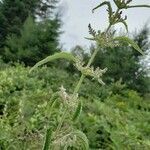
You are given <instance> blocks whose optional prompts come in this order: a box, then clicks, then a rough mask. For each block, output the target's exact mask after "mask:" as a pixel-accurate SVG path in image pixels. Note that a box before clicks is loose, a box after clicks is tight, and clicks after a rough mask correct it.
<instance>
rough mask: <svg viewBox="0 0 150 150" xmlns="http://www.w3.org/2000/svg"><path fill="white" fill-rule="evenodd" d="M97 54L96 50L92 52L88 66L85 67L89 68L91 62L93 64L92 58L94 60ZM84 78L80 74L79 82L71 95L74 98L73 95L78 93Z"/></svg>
mask: <svg viewBox="0 0 150 150" xmlns="http://www.w3.org/2000/svg"><path fill="white" fill-rule="evenodd" d="M97 52H98V49H97V48H96V49H95V51H94V52H93V54H92V56H91V58H90V60H89V62H88V64H87V67H90V65H91V64H92V62H93V60H94V58H95V56H96V54H97ZM84 78H85V75H83V74H82V75H81V77H80V80H79V82H78V84H77V86H76V87H75V89H74V92H73V95H74V96H75V94H77V93H78V91H79V89H80V87H81V84H82V82H83V80H84Z"/></svg>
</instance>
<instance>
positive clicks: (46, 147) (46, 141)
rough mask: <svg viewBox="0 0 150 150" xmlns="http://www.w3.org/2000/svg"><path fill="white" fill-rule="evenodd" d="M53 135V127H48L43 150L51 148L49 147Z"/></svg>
mask: <svg viewBox="0 0 150 150" xmlns="http://www.w3.org/2000/svg"><path fill="white" fill-rule="evenodd" d="M51 135H52V130H51V128H48V129H47V131H46V137H45V142H44V146H43V150H49V147H50V145H51Z"/></svg>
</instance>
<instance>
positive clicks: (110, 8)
mask: <svg viewBox="0 0 150 150" xmlns="http://www.w3.org/2000/svg"><path fill="white" fill-rule="evenodd" d="M104 5H107V6H108V10H109V13H110V14H112V7H111V5H110V2H107V1H106V2H103V3H101V4H99V5H98V6H96V7H95V8H93V9H92V12H94V11H95V10H96V9H98V8H100V7H101V6H104Z"/></svg>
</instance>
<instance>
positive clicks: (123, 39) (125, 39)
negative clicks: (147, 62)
mask: <svg viewBox="0 0 150 150" xmlns="http://www.w3.org/2000/svg"><path fill="white" fill-rule="evenodd" d="M114 41H119V42H126V43H128V44H130V45H131V46H132V47H133V48H134V49H135V50H137V51H138V52H140V53H141V54H142V55H144V53H143V51H142V50H141V49H140V47H139V46H138V45H137V44H136V43H135V42H134V41H133V40H131V39H130V38H128V37H125V36H119V37H116V38H114Z"/></svg>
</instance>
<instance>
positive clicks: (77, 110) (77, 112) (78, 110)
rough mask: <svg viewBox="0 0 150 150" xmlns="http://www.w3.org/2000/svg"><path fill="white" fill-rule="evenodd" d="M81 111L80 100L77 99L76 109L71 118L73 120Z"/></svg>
mask: <svg viewBox="0 0 150 150" xmlns="http://www.w3.org/2000/svg"><path fill="white" fill-rule="evenodd" d="M81 111H82V102H81V101H79V103H78V106H77V108H76V111H75V113H74V115H73V118H72V120H73V121H75V120H76V119H77V118H78V117H79V116H80V114H81Z"/></svg>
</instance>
